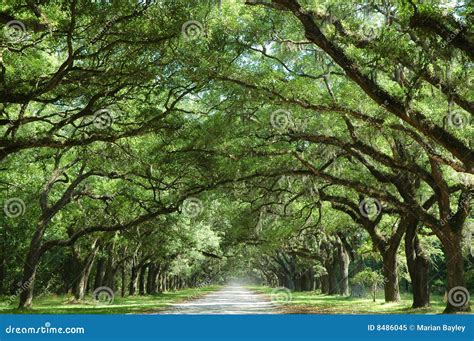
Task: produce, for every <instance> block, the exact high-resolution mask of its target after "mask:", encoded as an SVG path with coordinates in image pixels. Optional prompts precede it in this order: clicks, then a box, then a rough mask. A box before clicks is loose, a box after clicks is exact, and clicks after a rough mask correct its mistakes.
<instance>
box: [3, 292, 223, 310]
mask: <svg viewBox="0 0 474 341" xmlns="http://www.w3.org/2000/svg"><path fill="white" fill-rule="evenodd" d="M218 288H219V287H218V286H208V287H202V288H191V289H183V290H178V291H170V292H164V293H162V294H156V295H146V296H126V297H120V296H119V295H116V297H115V298H114V301H113V303H111V304H107V305H104V304H97V303H95V302H94V300H93V299H92V296H88V297H86V299H85V300H84V301H81V302H79V303H77V302H74V300H73V297H72V296H71V295H62V296H57V295H47V296H40V297H38V298H36V299H34V300H33V307H32V308H31V309H27V310H24V309H23V310H19V309H17V308H16V307H17V304H18V299H16V300H15V301H14V302H13V303H12V304H10V305H8V304H7V303H8V297H2V298H0V314H147V313H159V312H160V311H163V310H165V309H166V308H168V307H169V305H170V304H173V303H180V302H184V301H187V300H190V299H195V298H199V297H201V296H204V295H206V294H208V293H210V292H212V291H215V290H217V289H218Z"/></svg>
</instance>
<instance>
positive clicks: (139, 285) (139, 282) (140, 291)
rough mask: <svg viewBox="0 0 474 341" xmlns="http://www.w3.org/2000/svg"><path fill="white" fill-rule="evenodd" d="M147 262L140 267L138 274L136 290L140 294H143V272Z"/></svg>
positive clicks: (144, 272)
mask: <svg viewBox="0 0 474 341" xmlns="http://www.w3.org/2000/svg"><path fill="white" fill-rule="evenodd" d="M147 267H148V264H144V265H142V266H141V267H140V275H139V276H138V290H139V293H140V295H145V274H146V269H147Z"/></svg>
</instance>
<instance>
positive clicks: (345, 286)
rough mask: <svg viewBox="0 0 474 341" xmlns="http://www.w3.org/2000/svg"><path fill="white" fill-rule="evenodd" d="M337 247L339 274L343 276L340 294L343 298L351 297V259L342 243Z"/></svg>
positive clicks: (340, 282)
mask: <svg viewBox="0 0 474 341" xmlns="http://www.w3.org/2000/svg"><path fill="white" fill-rule="evenodd" d="M337 247H338V257H339V272H340V274H341V280H340V281H339V294H341V295H343V296H349V295H350V292H349V264H350V262H351V258H350V256H349V253H348V251H347V250H346V248H345V246H344V245H343V244H342V242H341V243H338V244H337Z"/></svg>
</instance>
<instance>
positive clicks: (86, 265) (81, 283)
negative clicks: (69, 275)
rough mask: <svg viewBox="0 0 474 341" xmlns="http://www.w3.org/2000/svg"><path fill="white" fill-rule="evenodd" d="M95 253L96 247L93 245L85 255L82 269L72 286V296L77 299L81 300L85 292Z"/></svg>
mask: <svg viewBox="0 0 474 341" xmlns="http://www.w3.org/2000/svg"><path fill="white" fill-rule="evenodd" d="M96 254H97V247H96V246H95V245H94V246H93V250H92V251H91V252H90V253H89V255H87V257H86V259H85V261H84V262H83V265H82V270H81V272H80V274H79V278H78V279H77V281H76V284H75V286H74V298H75V299H76V300H78V301H80V300H83V299H84V296H85V294H86V288H87V283H88V281H89V276H90V273H91V270H92V266H93V264H94V259H95V256H96Z"/></svg>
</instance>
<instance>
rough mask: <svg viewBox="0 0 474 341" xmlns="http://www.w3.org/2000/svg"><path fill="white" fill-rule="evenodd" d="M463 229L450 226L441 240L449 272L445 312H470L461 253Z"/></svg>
mask: <svg viewBox="0 0 474 341" xmlns="http://www.w3.org/2000/svg"><path fill="white" fill-rule="evenodd" d="M461 241H462V229H461V228H453V227H451V226H449V229H447V230H446V231H445V232H444V235H443V238H442V240H441V242H442V244H443V248H444V252H445V255H446V262H447V263H446V267H447V272H448V302H447V305H446V308H445V309H444V313H456V312H469V311H471V308H470V306H469V293H468V291H467V289H466V281H465V279H464V258H463V255H462V253H461Z"/></svg>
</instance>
